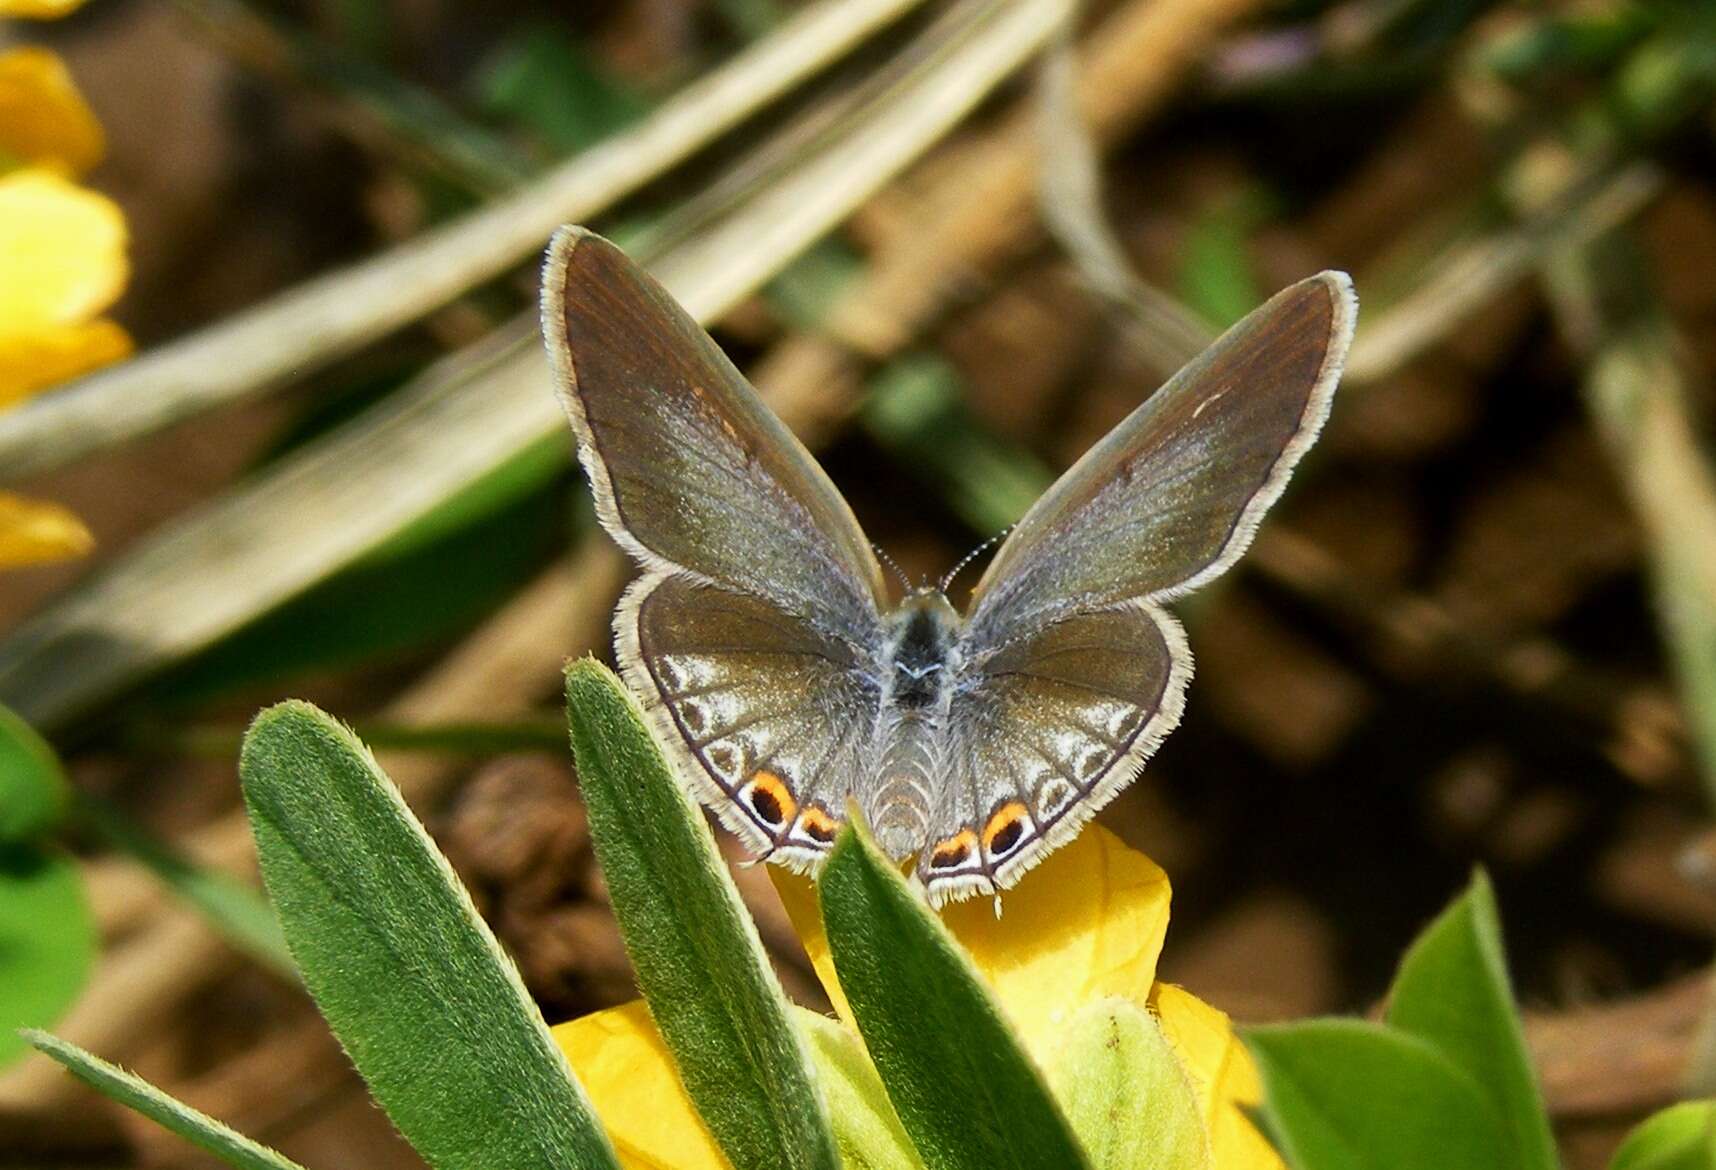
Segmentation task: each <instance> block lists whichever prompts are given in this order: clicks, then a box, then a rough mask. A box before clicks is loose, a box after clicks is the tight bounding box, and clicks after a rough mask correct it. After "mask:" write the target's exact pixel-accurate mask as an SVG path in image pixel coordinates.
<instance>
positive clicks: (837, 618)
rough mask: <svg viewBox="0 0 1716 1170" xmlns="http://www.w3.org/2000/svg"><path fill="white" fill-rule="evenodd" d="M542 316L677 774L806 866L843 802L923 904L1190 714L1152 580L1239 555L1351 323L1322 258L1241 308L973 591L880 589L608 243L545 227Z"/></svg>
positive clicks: (1010, 875)
mask: <svg viewBox="0 0 1716 1170" xmlns="http://www.w3.org/2000/svg"><path fill="white" fill-rule="evenodd" d="M542 313H543V316H542V324H543V334H544V337H545V339H546V341H547V345H548V351H549V354H550V358H551V362H552V365H553V369H554V373H555V377H556V384H557V388H558V392H559V395H560V398H561V401H562V403H563V404H564V406H565V408H566V413H567V416H568V417H569V419H570V421H571V424H572V429H573V431H574V432H575V433H576V436H577V440H578V450H579V456H580V459H581V461H582V463H583V467H584V470H585V472H586V474H587V475H588V478H589V482H590V485H591V489H592V492H593V494H594V496H595V500H596V509H597V514H598V516H599V517H600V519H601V522H602V524H603V526H604V527H605V528H606V529H607V530H608V532H609V533H610V534H612V536H613V538H614V539H615V540H616V541H618V542H619V544H620V545H621V547H622V548H624V549H625V551H626V552H627V553H629V554H630V555H631V556H632V557H633V558H634V559H635V560H636V561H637V562H638V563H639V565H640V566H641V570H642V571H641V574H640V576H639V577H638V578H637V579H636V580H635V581H634V582H633V583H632V584H631V586H630V587H629V588H628V589H627V590H626V592H625V595H624V597H623V598H622V599H621V602H620V604H619V607H618V609H617V611H616V614H615V619H614V630H615V638H616V648H617V657H618V660H619V663H620V665H621V668H622V672H623V674H624V675H625V678H626V681H627V683H628V685H629V686H630V687H631V688H632V689H633V690H634V691H635V692H636V693H637V694H638V696H639V697H640V699H641V700H642V701H643V704H644V708H645V710H646V712H647V713H648V715H649V718H650V721H651V723H652V724H653V726H654V729H655V731H656V733H657V735H658V736H659V738H660V739H661V740H662V741H663V743H664V744H666V745H667V750H668V752H669V754H670V755H672V756H674V757H676V760H677V763H678V764H679V767H680V770H681V772H682V773H683V775H684V777H685V778H686V780H687V781H688V783H689V786H690V788H691V790H692V792H693V794H694V795H695V796H696V797H697V798H698V799H700V800H701V801H702V802H703V803H704V804H706V805H707V806H708V807H709V808H711V809H712V810H714V812H715V813H716V815H717V816H718V817H719V818H720V820H721V821H722V823H723V824H725V825H726V826H727V827H728V828H729V829H730V830H732V831H733V832H734V833H736V834H737V835H738V836H739V837H740V838H741V839H742V840H743V841H744V842H745V843H746V845H747V846H749V847H750V848H751V849H752V850H753V851H754V852H756V853H759V854H761V855H763V856H766V857H767V858H768V859H769V860H771V861H774V862H778V863H781V864H784V865H786V866H789V867H791V868H793V869H795V870H798V871H801V872H806V871H811V870H814V869H815V868H816V866H817V864H818V863H819V862H820V861H821V860H822V858H823V857H824V856H825V855H826V854H827V853H828V851H829V849H830V848H831V847H832V845H833V844H834V840H835V837H836V835H837V834H838V833H839V832H840V829H841V827H842V823H843V820H844V818H845V817H846V815H847V809H848V802H849V801H850V802H852V803H853V804H855V806H856V808H857V809H858V810H859V811H860V812H861V814H862V815H863V817H864V819H865V821H866V822H867V823H868V824H869V826H870V828H871V830H872V832H873V833H874V834H875V839H876V841H877V842H878V844H880V846H881V847H882V848H883V849H884V850H885V851H886V852H887V853H888V854H889V855H890V856H891V857H893V858H895V859H896V860H900V861H904V859H906V858H907V857H911V858H913V860H914V870H915V873H916V875H917V876H918V877H919V878H920V879H921V881H922V883H923V886H924V889H925V892H926V894H927V896H928V898H929V900H930V902H931V903H932V904H934V905H941V904H943V903H945V902H948V901H950V900H957V899H960V898H964V897H968V896H971V895H973V894H980V893H981V894H998V892H999V891H1000V890H1001V889H1004V888H1006V887H1007V886H1010V885H1012V884H1013V883H1014V882H1015V881H1017V880H1018V879H1019V877H1020V876H1021V875H1023V874H1024V873H1025V872H1026V871H1027V870H1028V869H1030V867H1031V866H1032V865H1034V864H1035V863H1036V862H1037V861H1039V860H1041V859H1042V858H1043V857H1044V856H1045V855H1046V854H1047V853H1048V852H1049V851H1051V850H1053V849H1054V848H1055V847H1056V846H1058V845H1060V844H1062V843H1063V842H1065V841H1067V840H1069V839H1070V838H1071V837H1072V836H1073V835H1074V834H1075V833H1077V832H1078V831H1079V829H1080V828H1081V827H1082V826H1083V825H1084V824H1085V823H1086V822H1088V821H1089V820H1090V818H1091V817H1092V816H1093V815H1094V814H1095V813H1096V811H1097V810H1098V809H1100V808H1101V807H1102V806H1103V805H1104V804H1106V803H1107V802H1108V801H1109V800H1111V799H1113V797H1114V796H1115V794H1116V793H1118V792H1119V791H1120V790H1121V789H1122V788H1124V787H1125V786H1126V785H1127V784H1128V783H1129V782H1130V781H1131V780H1132V779H1133V777H1134V776H1135V775H1136V774H1137V773H1138V772H1139V770H1140V769H1141V768H1142V766H1143V764H1144V761H1145V760H1147V759H1148V758H1149V757H1150V755H1151V754H1152V753H1153V752H1154V751H1155V750H1156V748H1157V746H1158V745H1159V744H1160V743H1161V742H1162V740H1163V738H1164V737H1165V736H1166V735H1167V734H1168V733H1169V732H1170V731H1171V730H1173V728H1174V726H1175V724H1176V723H1178V721H1179V718H1180V714H1181V710H1182V708H1183V706H1184V701H1185V691H1186V684H1187V682H1188V681H1189V680H1190V678H1191V674H1192V656H1191V652H1190V650H1189V648H1188V646H1187V644H1186V637H1185V634H1184V633H1183V632H1182V630H1181V628H1180V625H1179V623H1178V622H1177V621H1175V619H1174V618H1173V617H1172V616H1171V615H1170V614H1169V613H1168V611H1167V610H1166V609H1164V608H1163V603H1164V602H1167V601H1169V600H1171V599H1173V598H1175V597H1179V596H1181V595H1182V594H1185V593H1188V592H1190V591H1192V590H1194V589H1196V588H1198V587H1199V586H1201V585H1203V584H1205V583H1207V582H1209V581H1210V580H1211V579H1213V578H1215V577H1217V576H1219V575H1220V574H1221V573H1223V572H1225V571H1226V570H1227V569H1228V568H1229V567H1230V566H1231V565H1232V564H1233V563H1234V561H1236V560H1237V559H1238V558H1239V556H1240V555H1241V554H1242V553H1243V552H1244V551H1245V549H1246V547H1247V546H1248V545H1249V544H1250V543H1251V538H1252V535H1253V533H1254V532H1255V531H1256V529H1257V525H1258V522H1259V521H1260V520H1261V519H1262V518H1263V514H1264V513H1265V512H1266V511H1267V510H1268V509H1269V506H1270V505H1271V504H1273V503H1274V502H1275V500H1276V499H1277V498H1278V497H1279V496H1280V495H1281V492H1282V490H1283V489H1284V488H1285V487H1286V484H1287V479H1288V476H1289V475H1290V474H1291V473H1292V470H1293V467H1294V465H1295V464H1297V463H1298V461H1299V459H1300V457H1301V456H1303V455H1304V453H1305V451H1306V449H1307V448H1309V447H1310V446H1311V444H1312V443H1313V442H1314V441H1315V440H1316V437H1317V433H1318V431H1319V430H1320V429H1321V428H1322V425H1323V421H1324V419H1325V418H1326V417H1327V416H1328V412H1329V405H1330V402H1331V400H1332V399H1333V397H1334V392H1335V384H1336V382H1337V381H1338V380H1339V377H1340V371H1341V364H1342V361H1343V360H1344V358H1345V356H1346V352H1347V348H1348V345H1349V343H1350V341H1351V339H1352V330H1353V321H1354V318H1355V316H1356V313H1357V301H1356V300H1355V298H1354V296H1353V291H1352V283H1351V281H1350V280H1349V279H1348V277H1347V276H1346V275H1345V274H1343V273H1339V272H1324V273H1322V274H1320V275H1317V276H1313V277H1311V278H1309V279H1307V280H1304V281H1301V282H1300V283H1298V284H1295V285H1293V286H1292V287H1290V288H1288V289H1286V290H1284V291H1283V292H1281V293H1279V294H1277V295H1276V296H1275V297H1273V298H1272V299H1271V300H1269V301H1268V302H1267V303H1266V304H1264V305H1263V306H1262V307H1260V308H1259V309H1257V310H1256V311H1255V312H1253V313H1252V314H1251V315H1250V316H1248V317H1246V318H1245V319H1244V320H1243V321H1241V322H1239V324H1237V325H1235V326H1234V327H1233V328H1232V329H1230V330H1229V331H1228V332H1227V333H1226V334H1224V335H1223V336H1222V337H1221V338H1220V339H1219V340H1217V341H1216V342H1215V343H1214V344H1213V345H1211V346H1210V347H1209V348H1208V349H1207V350H1205V351H1204V352H1203V354H1201V355H1200V356H1199V357H1197V358H1195V359H1194V360H1193V361H1192V362H1191V363H1190V364H1189V365H1187V366H1186V367H1185V368H1184V369H1183V370H1181V371H1180V372H1179V373H1178V374H1176V375H1175V376H1174V377H1173V378H1172V379H1171V380H1170V381H1169V382H1167V383H1166V384H1165V385H1164V386H1163V387H1162V388H1161V389H1160V390H1158V391H1157V392H1156V393H1155V394H1154V395H1152V396H1151V397H1150V398H1148V399H1147V400H1146V401H1145V402H1144V403H1143V405H1141V406H1140V407H1138V408H1137V409H1136V410H1135V411H1133V412H1132V414H1131V415H1130V416H1128V417H1127V418H1126V419H1125V420H1124V421H1123V422H1121V423H1120V425H1119V426H1117V427H1115V428H1114V430H1113V431H1111V432H1110V433H1109V434H1108V435H1107V436H1106V437H1105V438H1103V439H1102V440H1101V441H1100V442H1099V443H1097V444H1096V446H1094V447H1093V448H1091V450H1090V451H1089V452H1088V453H1086V454H1085V455H1084V457H1083V458H1081V459H1080V460H1079V461H1078V462H1077V463H1076V464H1074V465H1073V467H1072V468H1071V469H1070V470H1069V471H1067V472H1066V474H1065V475H1063V476H1062V477H1061V478H1060V480H1059V481H1058V482H1056V483H1055V484H1054V486H1053V487H1051V488H1050V489H1049V490H1048V491H1047V492H1046V493H1044V495H1043V496H1042V498H1041V499H1039V500H1038V501H1037V502H1036V504H1035V505H1033V506H1032V507H1031V509H1030V510H1029V511H1028V512H1027V513H1026V515H1025V517H1024V519H1022V520H1021V521H1020V522H1019V523H1018V525H1017V526H1016V527H1014V528H1013V530H1012V531H1011V533H1010V535H1009V536H1008V537H1007V539H1006V541H1005V542H1004V543H1003V544H1002V545H1001V547H1000V549H999V550H998V551H997V552H996V554H995V556H994V557H993V559H992V560H991V561H990V563H989V566H988V568H987V570H986V571H985V572H984V574H983V576H982V579H981V580H980V581H979V582H978V584H977V586H976V588H975V590H974V591H973V592H972V594H971V598H970V601H969V604H968V607H967V610H966V612H965V613H964V614H961V613H960V612H959V611H958V610H956V609H955V608H954V606H953V605H952V603H950V602H949V600H948V599H947V597H946V596H945V595H944V594H943V592H942V591H941V590H940V589H939V588H936V587H934V586H923V587H918V588H914V589H911V590H909V591H907V592H906V593H905V596H903V597H902V598H901V599H900V600H899V601H897V602H895V601H892V600H890V598H889V594H888V589H887V586H886V582H885V580H884V578H883V576H882V571H881V568H880V566H879V565H878V563H877V559H876V556H875V554H874V553H873V552H872V547H871V545H870V543H869V541H867V540H866V539H865V537H864V533H863V531H862V530H861V529H860V528H859V526H858V521H857V519H856V518H855V517H854V516H853V514H852V510H851V509H850V507H848V506H847V503H846V501H845V500H844V499H843V498H842V497H841V495H840V493H839V492H838V491H837V490H836V489H835V487H834V484H833V483H832V482H831V481H830V480H829V478H828V476H827V475H826V474H825V473H824V472H823V470H822V468H821V467H819V466H818V465H817V463H816V461H815V460H814V459H813V458H812V457H811V455H810V453H809V452H808V451H806V450H805V448H804V446H803V445H802V444H801V443H799V441H798V440H797V439H796V438H795V437H794V436H793V434H792V432H790V431H789V430H788V429H787V428H786V426H785V424H783V423H782V422H781V420H780V419H779V418H777V417H776V416H775V415H774V414H773V413H772V412H771V411H770V410H769V408H768V407H767V406H766V405H764V403H763V401H762V399H761V398H760V397H759V396H758V394H757V392H756V391H755V390H754V389H753V388H752V387H751V386H750V384H749V383H748V382H747V381H746V380H745V378H744V376H743V375H741V374H740V373H739V371H738V370H737V369H736V368H735V367H734V366H733V364H732V363H731V362H730V361H728V360H727V358H726V356H725V355H724V354H723V353H722V352H721V350H720V349H719V347H717V345H716V344H715V342H714V341H713V340H712V339H711V338H710V337H709V335H708V334H707V333H705V332H704V331H703V329H702V328H700V327H699V326H698V324H697V323H696V322H695V321H694V320H693V319H692V318H691V317H690V315H688V314H687V313H686V312H685V311H684V310H683V309H682V308H680V307H679V305H678V304H676V303H675V302H674V300H673V298H672V297H671V296H669V295H668V293H667V292H666V290H664V289H663V288H662V287H661V286H660V285H659V284H657V283H656V282H655V281H654V280H653V279H652V278H651V277H650V276H649V275H648V274H647V273H646V272H644V271H643V270H642V269H641V268H639V267H638V266H637V265H636V264H634V263H632V262H631V261H630V260H629V259H627V257H626V256H625V254H624V253H623V252H621V251H620V250H619V249H618V248H617V247H615V246H614V245H613V244H611V243H609V242H608V241H606V240H604V239H602V238H601V237H600V236H597V235H595V234H593V233H591V232H588V231H586V230H584V229H581V228H577V227H566V228H562V229H561V230H560V231H559V232H558V233H557V234H556V235H555V237H554V241H553V244H552V245H551V247H550V250H549V256H548V261H547V265H546V268H545V271H544V276H543V295H542Z"/></svg>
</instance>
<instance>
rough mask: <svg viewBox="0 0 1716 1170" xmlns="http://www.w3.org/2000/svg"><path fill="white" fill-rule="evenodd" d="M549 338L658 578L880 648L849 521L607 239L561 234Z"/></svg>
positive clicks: (782, 430) (792, 446) (823, 483)
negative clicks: (684, 579)
mask: <svg viewBox="0 0 1716 1170" xmlns="http://www.w3.org/2000/svg"><path fill="white" fill-rule="evenodd" d="M543 281H544V288H543V333H544V335H545V336H546V338H547V339H548V349H549V352H550V354H551V355H552V357H553V359H554V365H555V368H556V373H557V374H558V375H559V377H558V378H557V383H558V386H559V390H560V395H561V399H562V401H563V402H564V404H565V406H566V410H567V414H568V415H569V416H570V418H571V421H572V426H573V429H574V430H575V431H577V433H578V446H579V453H580V456H581V457H582V459H583V462H584V467H585V470H586V471H587V472H588V473H589V476H590V480H591V487H592V490H593V491H594V493H595V495H596V503H597V507H598V509H599V510H600V512H601V516H602V520H603V522H604V524H605V525H606V527H607V528H608V530H609V531H610V532H612V533H613V534H614V536H615V538H616V539H618V540H619V541H620V542H621V543H622V544H623V545H624V546H625V547H626V548H627V549H628V550H629V551H630V552H632V553H633V555H635V556H637V557H638V558H639V559H640V560H643V561H644V562H645V563H646V564H648V565H651V566H652V567H667V566H671V567H673V568H674V569H677V570H679V571H681V572H689V573H693V574H696V575H697V576H699V577H702V578H704V579H705V580H708V581H712V582H715V583H717V584H720V585H724V586H727V587H728V588H733V589H738V590H740V591H743V592H746V593H752V594H755V595H757V596H760V597H766V598H769V599H771V600H773V601H774V602H775V603H776V604H778V605H780V606H781V607H783V608H784V609H786V610H787V611H789V612H791V613H793V614H799V615H803V616H805V617H807V618H808V619H810V620H813V621H815V622H817V623H818V624H819V625H821V626H823V627H825V628H827V629H829V630H831V631H833V632H835V633H837V634H840V635H842V636H844V635H847V634H850V635H852V636H857V637H871V636H873V633H874V627H875V623H876V611H877V607H878V605H879V604H880V599H881V597H882V575H881V570H880V568H879V567H878V566H877V564H876V558H875V556H874V554H873V553H871V551H870V546H869V544H868V543H867V542H866V541H865V539H864V534H863V532H862V531H861V530H860V529H859V527H858V522H857V520H856V519H854V517H853V515H852V512H851V509H849V508H848V507H847V506H846V501H845V500H843V499H841V497H840V494H839V493H838V492H837V491H835V489H834V485H833V484H832V483H830V482H829V480H828V476H827V475H826V474H824V472H823V471H822V469H821V468H820V467H818V466H817V465H816V461H815V460H813V459H812V458H811V457H810V453H809V452H807V451H806V450H805V449H804V446H803V445H802V444H801V443H799V441H798V440H797V439H796V438H794V437H793V434H792V432H791V431H789V430H787V428H786V426H785V425H784V424H782V422H781V421H780V419H778V418H776V417H775V415H774V414H773V413H772V412H771V411H770V410H769V409H768V407H767V406H765V405H764V404H763V402H762V400H761V399H760V398H758V397H757V395H756V393H755V391H753V390H752V389H751V388H750V386H749V384H747V383H746V382H745V380H744V378H743V376H742V375H740V373H739V372H738V371H737V370H736V369H734V368H733V365H732V363H731V362H729V361H728V360H727V358H726V356H725V355H724V354H722V352H721V350H720V348H719V347H717V346H716V344H715V343H714V342H713V341H712V340H710V338H709V335H708V334H707V333H705V332H704V331H703V330H702V329H701V328H700V327H699V326H698V325H697V323H696V322H695V321H693V320H692V319H691V317H690V316H689V315H687V314H686V312H685V310H683V309H681V308H680V307H679V306H678V304H676V303H675V302H674V300H673V298H672V297H670V296H668V295H667V293H666V291H664V290H663V289H662V288H661V286H660V285H658V284H657V283H656V282H655V281H654V280H653V279H652V278H651V277H650V276H649V275H648V274H647V273H645V272H644V271H643V270H642V269H640V268H639V267H638V266H637V265H635V264H633V263H632V262H631V261H630V260H628V259H627V258H626V256H625V254H624V253H623V252H621V251H620V250H619V249H618V248H616V247H614V246H613V245H612V244H610V243H608V241H606V240H604V239H602V238H601V237H600V236H596V235H592V234H590V233H588V232H584V231H582V230H581V229H577V228H567V229H563V230H562V231H561V232H560V233H559V234H557V235H556V236H555V239H554V244H553V246H552V249H551V251H550V254H549V261H548V266H547V270H546V272H545V273H544V276H543Z"/></svg>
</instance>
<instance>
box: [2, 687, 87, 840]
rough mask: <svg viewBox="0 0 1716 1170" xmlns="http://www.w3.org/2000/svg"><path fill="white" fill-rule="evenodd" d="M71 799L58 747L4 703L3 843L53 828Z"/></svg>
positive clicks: (24, 838) (38, 834) (33, 835)
mask: <svg viewBox="0 0 1716 1170" xmlns="http://www.w3.org/2000/svg"><path fill="white" fill-rule="evenodd" d="M70 799H71V789H70V787H69V786H68V785H67V784H66V778H65V773H64V772H63V771H61V769H60V761H59V757H58V756H56V755H54V749H53V748H51V747H49V746H48V743H47V741H46V740H44V739H43V738H42V737H41V736H39V735H37V734H36V730H35V728H33V727H31V726H30V725H29V724H28V723H25V722H24V720H23V719H22V718H21V717H20V716H19V715H17V714H16V713H15V712H14V711H13V710H12V709H11V708H10V707H7V706H5V705H3V704H0V843H3V842H7V841H28V840H30V839H31V838H33V837H38V836H40V835H41V834H43V833H45V832H47V831H48V830H49V829H52V828H53V827H54V826H55V825H56V824H58V823H59V821H60V819H61V818H62V817H64V816H65V812H66V805H67V804H68V802H69V801H70Z"/></svg>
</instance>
